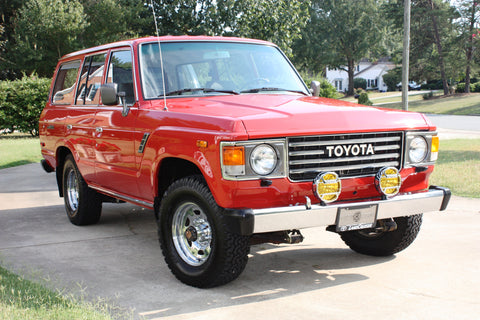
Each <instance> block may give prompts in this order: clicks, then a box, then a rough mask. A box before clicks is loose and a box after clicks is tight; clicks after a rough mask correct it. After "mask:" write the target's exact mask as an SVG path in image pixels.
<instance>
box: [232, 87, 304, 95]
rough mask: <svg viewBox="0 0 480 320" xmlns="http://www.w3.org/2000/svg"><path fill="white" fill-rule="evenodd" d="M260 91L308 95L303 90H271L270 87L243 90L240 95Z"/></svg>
mask: <svg viewBox="0 0 480 320" xmlns="http://www.w3.org/2000/svg"><path fill="white" fill-rule="evenodd" d="M260 91H287V92H295V93H300V94H303V95H307V94H306V93H305V92H303V91H301V90H290V89H283V88H269V87H263V88H254V89H248V90H243V91H240V93H258V92H260Z"/></svg>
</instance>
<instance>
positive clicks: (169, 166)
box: [156, 157, 204, 199]
mask: <svg viewBox="0 0 480 320" xmlns="http://www.w3.org/2000/svg"><path fill="white" fill-rule="evenodd" d="M193 175H201V176H203V177H204V175H203V173H202V171H201V170H200V168H199V167H198V166H197V165H195V164H194V163H193V162H191V161H188V160H185V159H182V158H175V157H168V158H165V159H163V160H162V161H161V162H160V164H159V166H158V169H157V175H156V177H157V197H158V198H159V199H161V197H162V195H163V194H164V192H165V191H166V190H167V188H168V187H169V186H170V185H171V184H172V183H173V182H174V181H176V180H178V179H181V178H185V177H188V176H193Z"/></svg>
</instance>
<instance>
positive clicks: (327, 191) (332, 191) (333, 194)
mask: <svg viewBox="0 0 480 320" xmlns="http://www.w3.org/2000/svg"><path fill="white" fill-rule="evenodd" d="M341 190H342V183H341V182H340V179H339V178H338V175H337V174H336V173H335V172H325V173H320V174H319V175H318V176H317V177H316V178H315V180H314V181H313V191H314V193H315V195H316V196H317V197H318V199H320V200H321V201H322V202H324V203H329V202H333V201H335V200H337V199H338V197H339V196H340V191H341Z"/></svg>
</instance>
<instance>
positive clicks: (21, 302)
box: [0, 267, 112, 320]
mask: <svg viewBox="0 0 480 320" xmlns="http://www.w3.org/2000/svg"><path fill="white" fill-rule="evenodd" d="M104 309H105V305H93V304H91V303H87V302H81V303H80V302H76V301H75V299H73V298H72V299H70V298H66V297H64V296H63V295H62V294H61V293H60V292H55V291H52V290H49V289H47V288H45V287H44V286H42V285H40V284H38V283H34V282H32V281H29V280H27V279H24V278H22V277H20V276H18V275H16V274H14V273H11V272H10V271H7V270H6V269H4V268H2V267H0V319H11V320H17V319H18V320H24V319H39V320H40V319H49V320H52V319H62V320H73V319H92V320H97V319H98V320H102V319H112V317H111V316H110V315H109V313H108V312H107V310H104Z"/></svg>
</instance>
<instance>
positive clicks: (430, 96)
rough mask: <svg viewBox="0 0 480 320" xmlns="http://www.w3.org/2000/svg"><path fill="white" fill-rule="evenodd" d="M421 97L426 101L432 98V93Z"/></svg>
mask: <svg viewBox="0 0 480 320" xmlns="http://www.w3.org/2000/svg"><path fill="white" fill-rule="evenodd" d="M422 97H423V100H428V99H431V98H433V91H430V92H428V93H424V94H423V96H422Z"/></svg>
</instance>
